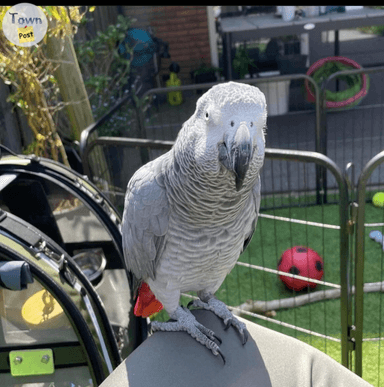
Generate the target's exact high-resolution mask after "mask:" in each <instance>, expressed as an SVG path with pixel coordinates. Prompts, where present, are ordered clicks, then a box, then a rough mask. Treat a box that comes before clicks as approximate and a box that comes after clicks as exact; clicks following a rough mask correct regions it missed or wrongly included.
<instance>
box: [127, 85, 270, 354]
mask: <svg viewBox="0 0 384 387" xmlns="http://www.w3.org/2000/svg"><path fill="white" fill-rule="evenodd" d="M266 119H267V109H266V101H265V97H264V94H263V93H262V92H261V91H260V90H259V89H258V88H257V87H255V86H250V85H246V84H241V83H236V82H228V83H223V84H219V85H216V86H214V87H212V88H211V89H210V90H209V91H208V92H206V93H205V94H204V95H203V96H202V97H200V98H199V100H198V101H197V106H196V111H195V113H194V114H193V115H192V116H191V117H190V118H189V119H188V120H187V121H186V122H185V123H184V124H183V126H182V128H181V130H180V132H179V134H178V137H177V139H176V142H175V144H174V146H173V147H172V149H171V150H170V151H169V152H167V153H165V154H164V155H162V156H160V157H159V158H157V159H155V160H153V161H151V162H149V163H148V164H146V165H144V166H142V167H141V168H140V169H139V170H138V171H137V172H136V173H135V174H134V175H133V177H132V178H131V180H130V181H129V183H128V188H127V193H126V197H125V208H124V215H123V225H122V234H123V249H124V254H125V260H126V263H127V267H128V269H129V270H130V271H131V272H132V273H133V275H134V277H136V281H137V288H138V289H139V295H138V300H137V303H136V306H135V313H136V314H140V311H141V312H143V310H144V309H145V308H146V305H145V303H146V302H147V303H148V302H149V304H150V303H151V302H152V301H153V303H154V304H153V303H152V305H151V306H150V307H149V308H148V307H147V309H146V312H145V313H147V315H148V310H150V311H151V313H153V312H155V311H156V310H159V309H160V308H161V307H162V305H163V306H164V308H165V310H166V311H167V312H168V313H169V316H170V317H171V319H172V320H175V322H157V321H154V322H152V324H151V325H152V329H153V331H159V330H160V331H187V332H188V333H189V334H190V335H191V336H192V337H194V338H195V339H196V340H197V341H198V342H200V343H202V344H204V345H205V346H207V347H208V348H209V349H211V350H212V352H213V354H215V355H218V354H220V355H221V356H222V358H223V360H224V361H225V359H224V356H223V354H222V353H221V351H220V347H219V345H218V344H217V343H216V342H215V341H214V339H218V338H217V336H216V335H215V334H214V332H212V331H211V330H209V329H208V328H206V327H204V326H203V325H201V324H200V323H198V322H197V320H196V319H195V317H194V316H193V315H192V313H191V312H190V311H189V309H188V308H185V307H182V306H180V305H179V299H180V293H181V292H186V291H195V292H197V295H198V297H199V299H197V300H194V301H193V302H192V305H193V306H195V307H202V308H204V309H208V310H211V311H212V312H213V313H215V314H216V315H217V316H219V317H220V318H222V319H223V320H224V323H225V325H226V326H230V325H233V326H234V327H235V328H236V329H237V330H238V331H239V333H240V335H241V338H242V341H243V344H245V342H246V341H247V337H248V333H247V330H246V327H245V324H243V323H242V322H240V321H239V320H238V319H236V318H235V317H234V316H233V315H232V313H231V312H230V311H229V310H228V308H227V307H226V306H225V304H224V303H223V302H221V301H219V300H218V299H216V298H215V297H214V294H215V292H216V291H217V290H218V288H219V287H220V285H221V284H222V283H223V281H224V279H225V277H226V275H227V274H228V273H229V272H230V271H231V270H232V268H233V267H234V265H235V264H236V261H237V260H238V258H239V255H240V254H241V252H242V251H243V250H244V249H245V247H246V246H247V245H248V243H249V241H250V240H251V237H252V235H253V232H254V230H255V227H256V222H257V217H258V212H259V207H260V169H261V167H262V165H263V162H264V150H265V137H264V136H265V129H266ZM148 286H149V288H148ZM151 291H152V292H153V293H152V292H151ZM153 294H154V295H153ZM151 296H152V298H151ZM155 297H156V298H155ZM148 300H149V301H148ZM157 300H158V301H157ZM159 301H160V302H159ZM140 302H141V303H142V305H139V303H140ZM160 303H161V304H162V305H161V304H160ZM159 306H160V307H159ZM145 313H141V315H143V316H145ZM218 340H219V342H220V341H221V340H220V339H218Z"/></svg>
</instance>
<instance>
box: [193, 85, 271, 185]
mask: <svg viewBox="0 0 384 387" xmlns="http://www.w3.org/2000/svg"><path fill="white" fill-rule="evenodd" d="M193 117H194V122H195V125H194V127H195V131H197V132H198V136H197V141H196V143H195V160H196V162H197V164H200V165H203V164H204V166H205V168H209V167H211V168H216V171H219V170H224V172H226V171H229V172H230V174H232V175H233V176H234V181H235V188H236V190H237V191H239V190H240V189H241V188H242V186H243V183H244V181H245V179H246V176H247V172H248V170H250V169H251V170H252V175H253V176H254V177H255V178H256V177H257V174H258V171H259V170H260V168H261V167H262V165H263V162H264V151H265V128H266V120H267V106H266V101H265V96H264V94H263V93H262V92H261V91H260V90H259V89H258V88H257V87H255V86H251V85H247V84H243V83H237V82H228V83H223V84H219V85H216V86H214V87H212V88H211V89H210V90H209V91H208V92H207V93H205V94H204V95H203V96H202V97H201V98H200V99H199V100H198V101H197V107H196V111H195V114H194V116H193Z"/></svg>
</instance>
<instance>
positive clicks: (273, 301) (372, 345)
mask: <svg viewBox="0 0 384 387" xmlns="http://www.w3.org/2000/svg"><path fill="white" fill-rule="evenodd" d="M363 72H364V73H366V74H369V77H370V90H369V91H368V94H367V96H366V97H365V98H364V99H363V100H362V101H361V103H360V104H359V105H358V106H355V107H354V108H353V109H351V110H343V111H331V110H330V109H327V107H326V102H327V101H326V92H325V91H326V90H327V89H330V90H335V89H336V87H337V85H336V82H335V80H336V79H337V78H339V83H342V79H343V78H342V77H343V75H346V74H354V75H358V74H362V73H363ZM305 79H308V77H306V76H303V75H295V76H284V77H274V78H271V79H269V80H268V82H265V80H264V79H263V80H259V79H257V80H253V79H252V80H247V81H246V82H247V83H250V84H255V85H256V86H261V87H260V88H261V89H262V87H263V86H262V85H263V84H264V86H265V85H268V86H267V87H268V88H269V89H264V90H265V91H266V92H267V94H268V93H270V94H269V96H268V97H267V100H268V98H269V107H271V106H273V102H271V101H273V98H274V96H273V91H272V90H275V91H276V90H278V86H277V85H274V86H272V83H275V84H277V83H278V82H280V84H281V85H282V84H283V83H282V82H286V81H288V80H289V81H290V82H291V86H290V91H291V92H292V90H294V88H292V82H296V81H300V82H302V83H303V80H305ZM309 82H312V84H313V81H312V80H309ZM212 86H213V84H202V85H190V86H184V87H180V88H175V89H174V90H175V91H176V90H182V92H183V98H184V100H185V102H184V103H185V105H184V104H183V106H175V107H170V106H168V107H167V109H168V110H167V109H164V105H166V104H167V101H166V95H167V94H166V93H167V92H169V89H157V90H156V89H154V90H150V91H148V92H147V93H146V96H147V97H148V99H149V100H150V102H151V103H150V104H149V105H147V108H146V110H145V111H143V110H141V109H140V108H139V110H138V116H139V127H140V133H141V136H147V138H151V140H144V139H123V138H120V139H118V138H117V139H116V138H113V139H112V138H107V137H101V138H98V139H97V140H96V141H94V142H92V143H90V144H87V142H86V141H85V142H84V144H83V150H84V152H83V162H84V164H85V165H87V167H86V171H87V174H88V175H89V176H90V177H91V178H93V179H95V178H96V179H99V181H102V180H103V171H100V170H98V169H97V165H88V164H87V160H88V159H89V156H90V154H91V153H92V152H93V151H94V150H95V149H97V147H101V148H102V149H103V150H104V154H105V155H106V156H105V157H106V158H107V166H108V167H107V168H108V169H109V170H111V171H115V172H116V173H112V175H113V176H115V177H116V178H118V179H119V180H118V181H116V183H115V185H116V186H115V187H111V186H106V191H107V193H108V194H109V195H110V196H111V197H112V199H114V200H115V201H114V203H115V204H116V205H117V206H118V208H119V210H120V211H122V209H123V198H124V194H125V188H126V184H127V182H128V180H129V178H130V177H131V176H132V174H133V173H134V172H135V171H136V170H137V168H139V167H140V166H141V165H142V164H143V163H144V162H146V161H149V160H151V159H153V158H155V157H157V156H159V155H160V154H161V153H163V152H165V151H166V150H167V149H169V148H170V147H171V145H172V140H173V139H174V138H175V136H176V134H177V132H178V129H179V128H180V127H181V124H182V123H183V121H185V120H186V119H187V118H189V116H190V115H191V114H192V113H193V110H194V108H195V103H196V100H197V98H198V97H199V95H200V94H198V93H197V92H196V90H198V89H201V90H202V91H203V90H205V89H208V88H210V87H212ZM339 86H340V84H339ZM382 86H384V67H377V68H370V69H361V70H351V71H342V72H339V73H336V74H333V75H332V76H330V77H329V78H328V79H325V80H324V82H323V84H322V85H321V88H317V86H316V85H314V86H313V87H314V91H315V96H316V99H315V104H313V105H312V106H310V105H305V102H303V101H302V100H301V101H300V100H299V99H296V100H290V101H289V102H288V110H293V111H290V112H288V113H287V112H285V114H280V112H281V111H284V110H281V109H282V108H281V107H279V106H277V107H275V110H274V112H275V113H276V114H272V115H271V116H269V118H268V131H267V132H268V133H267V145H268V146H269V148H268V149H267V153H266V161H265V165H264V167H263V171H262V203H261V208H262V210H261V214H260V219H259V223H258V227H257V230H256V233H255V236H254V238H253V242H252V244H251V245H250V247H249V248H248V250H247V251H246V252H245V253H244V254H243V255H242V256H241V257H240V260H239V263H238V265H237V266H236V267H235V269H234V270H233V271H232V273H231V274H230V275H229V276H228V277H227V279H226V281H225V282H224V284H223V286H222V288H221V289H220V290H219V292H218V296H219V298H222V299H223V300H224V301H225V302H226V303H227V304H228V305H231V306H232V307H234V311H236V310H238V309H241V310H242V313H243V314H247V315H249V316H252V317H253V318H256V319H258V322H259V323H261V324H265V325H267V326H268V327H270V328H273V329H278V330H281V331H282V332H284V333H287V334H293V335H294V336H296V337H297V338H299V339H301V340H305V341H308V342H309V343H310V344H312V345H314V346H316V347H318V348H320V349H321V350H323V351H324V352H326V353H328V354H329V355H331V356H333V357H334V358H336V359H337V360H339V361H341V362H342V364H344V365H345V366H347V367H349V368H350V369H352V370H353V371H354V372H356V373H357V374H359V375H362V376H363V377H365V376H366V375H365V374H364V369H365V365H366V364H368V363H366V362H367V361H368V360H369V362H370V363H369V364H370V370H372V364H374V365H375V367H376V368H377V372H376V373H375V372H374V374H375V375H373V376H372V372H371V373H370V377H371V379H368V381H369V382H370V383H372V384H374V385H376V386H378V385H380V383H381V384H383V380H382V379H383V378H380V366H381V364H382V362H383V360H382V359H384V356H382V355H383V354H382V353H381V340H382V339H383V337H382V336H383V334H382V329H383V328H382V321H383V318H384V307H383V305H382V297H381V296H380V295H381V293H382V292H383V289H384V285H383V276H384V253H383V243H382V239H380V237H379V236H377V235H378V234H377V233H376V234H375V235H376V241H375V239H372V237H370V231H376V232H378V231H380V232H381V233H382V234H384V230H383V226H384V210H383V209H380V208H379V207H375V206H373V204H372V197H373V195H374V194H375V193H377V192H380V191H382V192H383V193H384V187H383V185H384V175H383V169H384V168H383V167H382V162H383V161H384V152H381V153H379V152H380V151H381V150H382V149H383V148H384V146H383V145H384V134H383V133H384V132H383V127H382V125H383V122H384V121H383V116H382V115H383V113H382V111H383V107H384V105H383V103H382V102H383V101H382V100H381V98H382V97H381V90H382ZM285 87H286V86H285ZM300 87H303V84H302V85H301V86H300ZM174 90H173V91H174ZM188 93H189V94H188ZM291 96H292V94H291ZM274 101H275V102H276V103H281V102H278V101H279V100H278V99H276V98H275V100H274ZM296 103H297V104H299V105H300V104H301V105H300V106H302V107H303V106H304V108H305V109H303V110H301V111H295V109H294V108H293V109H292V106H294V105H295V104H296ZM303 104H304V105H303ZM122 108H123V106H121V107H117V108H116V110H115V111H118V110H119V109H122ZM173 108H174V109H173ZM279 109H280V110H279ZM96 127H97V123H96ZM93 130H95V128H94V129H93ZM85 136H86V135H85ZM84 138H85V137H84ZM164 140H165V141H164ZM271 148H273V149H271ZM278 148H286V149H280V150H279V149H278ZM314 150H316V151H317V153H314V152H308V151H314ZM375 155H376V156H375ZM326 156H328V157H329V158H328V157H326ZM332 160H334V161H332ZM337 165H339V166H340V167H341V168H339V167H337ZM341 170H344V171H343V172H341ZM379 206H380V202H379ZM355 225H356V227H354V226H355ZM377 241H379V242H380V243H377ZM292 246H308V247H310V248H313V249H314V250H316V251H317V252H318V253H319V254H320V256H322V258H323V260H324V277H323V279H322V281H320V283H318V285H317V286H318V287H317V289H315V291H305V292H298V293H293V294H292V293H291V292H289V291H287V289H286V288H284V286H283V284H282V282H281V281H280V279H279V278H278V276H279V275H280V274H281V273H279V272H278V271H277V266H278V262H279V259H280V257H281V255H282V253H283V252H284V251H285V249H288V248H290V247H292ZM188 297H190V296H189V295H188ZM333 297H336V298H333ZM249 300H251V301H249ZM313 301H317V302H313ZM287 305H288V306H289V307H287ZM292 305H293V306H294V308H293V309H292V308H291V306H292ZM295 306H297V308H296V307H295ZM298 306H300V307H299V308H298ZM352 311H353V313H352ZM363 349H364V357H363ZM372 353H373V355H372V356H373V358H372V356H371V354H372ZM375 359H376V360H375ZM372 362H373V363H372Z"/></svg>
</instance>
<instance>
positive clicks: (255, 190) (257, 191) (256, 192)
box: [242, 176, 261, 252]
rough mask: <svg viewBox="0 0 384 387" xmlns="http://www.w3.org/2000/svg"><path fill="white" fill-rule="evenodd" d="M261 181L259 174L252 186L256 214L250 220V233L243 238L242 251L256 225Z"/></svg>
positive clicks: (249, 240)
mask: <svg viewBox="0 0 384 387" xmlns="http://www.w3.org/2000/svg"><path fill="white" fill-rule="evenodd" d="M260 191H261V181H260V176H259V177H258V179H257V181H256V183H255V185H254V187H253V190H252V199H253V201H254V203H255V211H256V214H255V215H256V216H255V219H254V221H253V222H252V231H251V233H250V234H249V235H248V236H247V238H245V240H244V247H243V251H242V252H244V250H245V249H246V248H247V247H248V245H249V243H250V242H251V239H252V237H253V234H254V232H255V230H256V225H257V219H258V217H259V209H260V199H261V193H260Z"/></svg>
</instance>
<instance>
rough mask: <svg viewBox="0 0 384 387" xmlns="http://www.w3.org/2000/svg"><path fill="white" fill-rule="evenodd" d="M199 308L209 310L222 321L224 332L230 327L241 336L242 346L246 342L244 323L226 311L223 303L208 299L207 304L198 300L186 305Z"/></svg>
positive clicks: (246, 332)
mask: <svg viewBox="0 0 384 387" xmlns="http://www.w3.org/2000/svg"><path fill="white" fill-rule="evenodd" d="M191 305H192V306H195V307H198V308H199V307H200V308H203V309H206V310H210V311H212V312H213V313H215V314H216V316H218V317H220V318H222V319H223V320H224V325H225V327H224V330H225V331H226V330H227V329H228V328H229V327H230V326H231V325H232V326H233V327H235V328H236V329H237V330H238V331H239V334H240V336H241V342H242V344H243V345H244V344H245V343H246V342H247V340H248V331H247V327H246V326H245V324H244V323H242V322H241V321H239V320H238V319H237V318H236V317H234V316H233V314H232V313H231V312H230V311H229V310H228V308H227V307H226V305H225V304H224V302H222V301H220V300H218V299H217V298H214V297H212V298H210V299H209V300H208V302H204V301H202V300H200V299H196V300H193V301H191V302H190V303H189V304H188V307H190V306H191Z"/></svg>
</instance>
